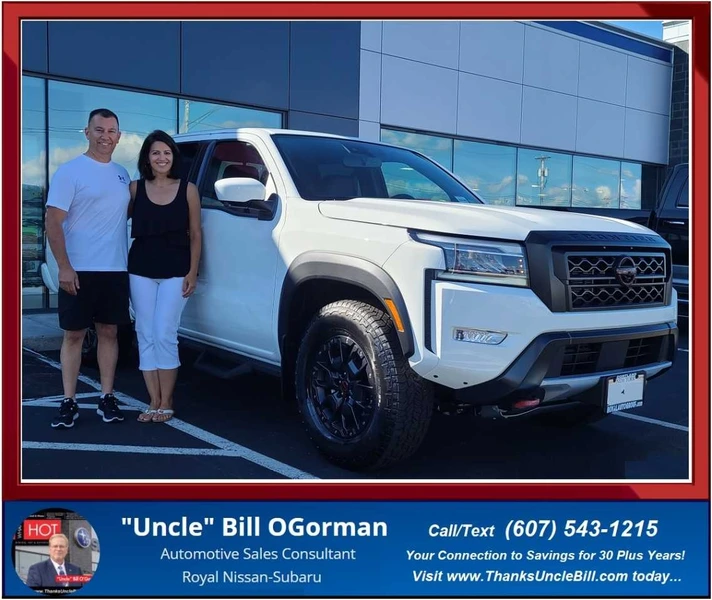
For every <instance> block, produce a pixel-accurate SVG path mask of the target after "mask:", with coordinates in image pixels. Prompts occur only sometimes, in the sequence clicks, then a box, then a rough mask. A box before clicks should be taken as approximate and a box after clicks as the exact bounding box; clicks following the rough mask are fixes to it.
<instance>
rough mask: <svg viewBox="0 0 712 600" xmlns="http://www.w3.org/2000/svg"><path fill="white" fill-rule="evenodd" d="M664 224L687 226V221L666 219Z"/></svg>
mask: <svg viewBox="0 0 712 600" xmlns="http://www.w3.org/2000/svg"><path fill="white" fill-rule="evenodd" d="M663 222H664V223H667V224H668V225H685V221H670V220H669V219H665V220H664V221H663Z"/></svg>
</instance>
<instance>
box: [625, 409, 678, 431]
mask: <svg viewBox="0 0 712 600" xmlns="http://www.w3.org/2000/svg"><path fill="white" fill-rule="evenodd" d="M613 414H614V415H616V416H617V417H625V418H626V419H633V420H635V421H642V422H643V423H650V424H651V425H659V426H660V427H667V428H668V429H677V430H679V431H686V432H689V431H690V428H689V427H687V426H685V425H678V424H677V423H668V422H667V421H659V420H658V419H651V418H650V417H643V416H642V415H634V414H631V413H626V412H616V413H613Z"/></svg>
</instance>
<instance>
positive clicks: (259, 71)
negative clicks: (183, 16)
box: [181, 21, 289, 110]
mask: <svg viewBox="0 0 712 600" xmlns="http://www.w3.org/2000/svg"><path fill="white" fill-rule="evenodd" d="M182 26H183V33H182V37H183V44H182V52H183V55H182V89H181V92H182V93H183V94H187V95H191V96H199V97H202V98H205V97H209V98H214V99H216V100H222V101H225V102H233V103H236V104H247V105H258V106H263V107H265V108H276V109H280V110H286V109H287V108H288V102H289V23H286V22H269V21H261V22H252V21H251V22H239V21H210V22H184V23H183V24H182Z"/></svg>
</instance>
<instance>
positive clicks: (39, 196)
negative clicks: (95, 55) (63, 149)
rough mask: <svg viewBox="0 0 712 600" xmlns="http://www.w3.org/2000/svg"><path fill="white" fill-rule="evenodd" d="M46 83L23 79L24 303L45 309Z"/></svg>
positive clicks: (27, 78)
mask: <svg viewBox="0 0 712 600" xmlns="http://www.w3.org/2000/svg"><path fill="white" fill-rule="evenodd" d="M44 86H45V82H44V80H43V79H38V78H36V77H23V78H22V288H23V289H22V305H23V308H25V309H27V308H42V302H43V286H42V276H41V274H40V266H41V265H42V261H43V260H44V198H45V195H46V194H45V192H46V190H45V186H46V180H47V172H46V161H47V154H46V151H45V137H46V133H47V132H46V129H45V88H44Z"/></svg>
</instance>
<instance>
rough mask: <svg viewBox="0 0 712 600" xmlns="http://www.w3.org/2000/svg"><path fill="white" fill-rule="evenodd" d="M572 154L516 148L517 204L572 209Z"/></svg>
mask: <svg viewBox="0 0 712 600" xmlns="http://www.w3.org/2000/svg"><path fill="white" fill-rule="evenodd" d="M571 159H572V157H571V155H570V154H558V153H556V152H550V151H548V150H529V149H526V148H520V149H519V157H518V162H517V204H518V205H520V206H571Z"/></svg>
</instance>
